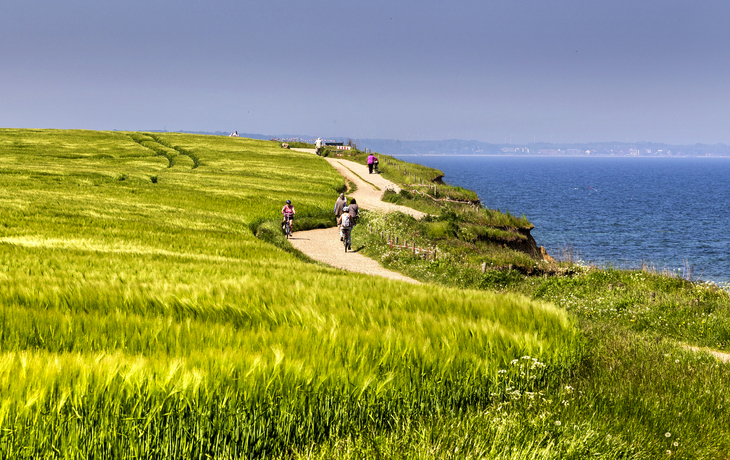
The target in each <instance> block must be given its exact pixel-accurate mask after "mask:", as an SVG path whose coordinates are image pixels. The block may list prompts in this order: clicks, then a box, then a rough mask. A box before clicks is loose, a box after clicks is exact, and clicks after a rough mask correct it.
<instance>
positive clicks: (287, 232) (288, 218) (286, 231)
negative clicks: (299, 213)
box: [284, 215, 291, 239]
mask: <svg viewBox="0 0 730 460" xmlns="http://www.w3.org/2000/svg"><path fill="white" fill-rule="evenodd" d="M284 234H285V235H286V239H289V238H291V216H289V215H286V216H284Z"/></svg>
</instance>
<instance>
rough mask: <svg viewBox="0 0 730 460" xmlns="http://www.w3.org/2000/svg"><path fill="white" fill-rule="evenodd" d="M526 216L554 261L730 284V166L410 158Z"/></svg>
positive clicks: (708, 161)
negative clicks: (650, 270) (647, 269)
mask: <svg viewBox="0 0 730 460" xmlns="http://www.w3.org/2000/svg"><path fill="white" fill-rule="evenodd" d="M399 158H401V159H403V160H404V161H409V162H412V163H418V164H422V165H425V166H430V167H433V168H437V169H440V170H441V171H443V172H444V174H445V177H444V181H445V182H446V183H448V184H450V185H458V186H462V187H464V188H467V189H471V190H474V191H475V192H477V193H478V194H479V198H480V200H481V202H482V204H483V205H485V206H487V207H489V208H491V209H499V210H500V211H502V212H506V211H509V212H510V213H512V214H513V215H517V216H522V215H523V214H524V215H525V216H526V217H527V219H528V220H529V221H530V222H532V224H533V225H534V226H535V228H534V230H533V231H532V235H533V236H534V238H535V240H536V241H537V243H538V245H542V246H544V247H545V249H546V250H547V251H548V253H549V254H551V255H557V256H562V257H563V258H567V257H570V256H572V257H573V258H574V259H577V260H581V261H582V262H584V263H587V264H595V265H598V266H602V267H615V268H627V269H635V268H640V267H642V265H647V266H649V267H652V268H653V269H656V270H658V271H669V272H673V273H674V274H676V276H681V277H683V278H688V279H693V280H699V281H712V282H715V283H718V284H722V285H725V286H727V284H728V283H730V158H718V157H687V158H676V157H652V158H648V157H566V156H557V157H545V156H473V155H469V156H456V155H409V156H405V155H404V156H399Z"/></svg>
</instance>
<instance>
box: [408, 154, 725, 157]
mask: <svg viewBox="0 0 730 460" xmlns="http://www.w3.org/2000/svg"><path fill="white" fill-rule="evenodd" d="M394 155H395V156H397V157H510V158H530V157H534V158H551V157H556V158H558V157H559V158H730V155H608V154H596V155H547V154H543V155H540V154H522V155H515V154H498V153H403V154H394Z"/></svg>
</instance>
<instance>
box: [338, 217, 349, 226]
mask: <svg viewBox="0 0 730 460" xmlns="http://www.w3.org/2000/svg"><path fill="white" fill-rule="evenodd" d="M340 225H341V226H342V227H343V228H350V215H349V214H343V215H342V221H341V222H340Z"/></svg>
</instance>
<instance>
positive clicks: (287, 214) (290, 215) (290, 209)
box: [281, 200, 297, 231]
mask: <svg viewBox="0 0 730 460" xmlns="http://www.w3.org/2000/svg"><path fill="white" fill-rule="evenodd" d="M281 213H282V214H284V219H283V220H282V221H281V228H283V229H284V230H286V226H285V225H286V220H287V219H289V228H292V229H293V228H294V214H296V213H297V212H296V211H295V210H294V206H292V205H291V200H286V204H285V205H284V207H283V208H281ZM292 231H293V230H292Z"/></svg>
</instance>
